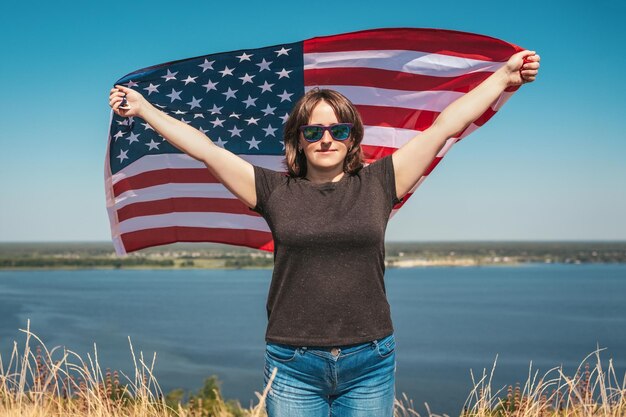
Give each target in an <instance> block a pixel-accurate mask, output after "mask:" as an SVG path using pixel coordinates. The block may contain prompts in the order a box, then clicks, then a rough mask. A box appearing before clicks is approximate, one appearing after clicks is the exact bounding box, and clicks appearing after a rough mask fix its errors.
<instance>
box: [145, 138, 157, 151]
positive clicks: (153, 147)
mask: <svg viewBox="0 0 626 417" xmlns="http://www.w3.org/2000/svg"><path fill="white" fill-rule="evenodd" d="M145 145H146V146H147V147H148V148H149V149H148V150H149V151H151V150H153V149H156V150H157V151H158V150H159V145H160V143H157V142H155V141H154V139H151V140H150V143H146V144H145Z"/></svg>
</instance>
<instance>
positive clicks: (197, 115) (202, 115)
mask: <svg viewBox="0 0 626 417" xmlns="http://www.w3.org/2000/svg"><path fill="white" fill-rule="evenodd" d="M200 100H202V99H200ZM198 117H202V118H203V119H204V114H202V113H194V114H193V118H194V119H197V118H198Z"/></svg>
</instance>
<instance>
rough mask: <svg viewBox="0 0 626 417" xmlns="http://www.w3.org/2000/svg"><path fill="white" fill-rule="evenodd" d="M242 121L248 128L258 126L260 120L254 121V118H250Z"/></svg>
mask: <svg viewBox="0 0 626 417" xmlns="http://www.w3.org/2000/svg"><path fill="white" fill-rule="evenodd" d="M244 120H245V121H246V122H247V123H248V126H250V125H257V126H258V125H259V123H258V121H259V120H261V119H255V118H254V117H250V118H249V119H244Z"/></svg>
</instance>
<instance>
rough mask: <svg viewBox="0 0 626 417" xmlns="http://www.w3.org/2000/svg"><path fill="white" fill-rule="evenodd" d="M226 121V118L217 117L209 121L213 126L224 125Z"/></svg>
mask: <svg viewBox="0 0 626 417" xmlns="http://www.w3.org/2000/svg"><path fill="white" fill-rule="evenodd" d="M225 121H226V119H220V118H219V117H216V118H215V120H212V121H211V123H212V124H213V127H218V126H221V127H224V122H225Z"/></svg>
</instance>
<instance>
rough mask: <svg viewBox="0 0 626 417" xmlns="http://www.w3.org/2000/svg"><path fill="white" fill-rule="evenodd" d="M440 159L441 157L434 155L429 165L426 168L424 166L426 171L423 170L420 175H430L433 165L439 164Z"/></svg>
mask: <svg viewBox="0 0 626 417" xmlns="http://www.w3.org/2000/svg"><path fill="white" fill-rule="evenodd" d="M442 159H443V158H442V157H439V156H436V157H435V159H433V160H432V161H431V162H430V165H429V166H428V168H426V171H424V173H423V174H422V176H424V177H425V176H427V175H430V173H431V172H432V171H433V169H435V167H436V166H437V165H438V164H439V162H441V160H442Z"/></svg>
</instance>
